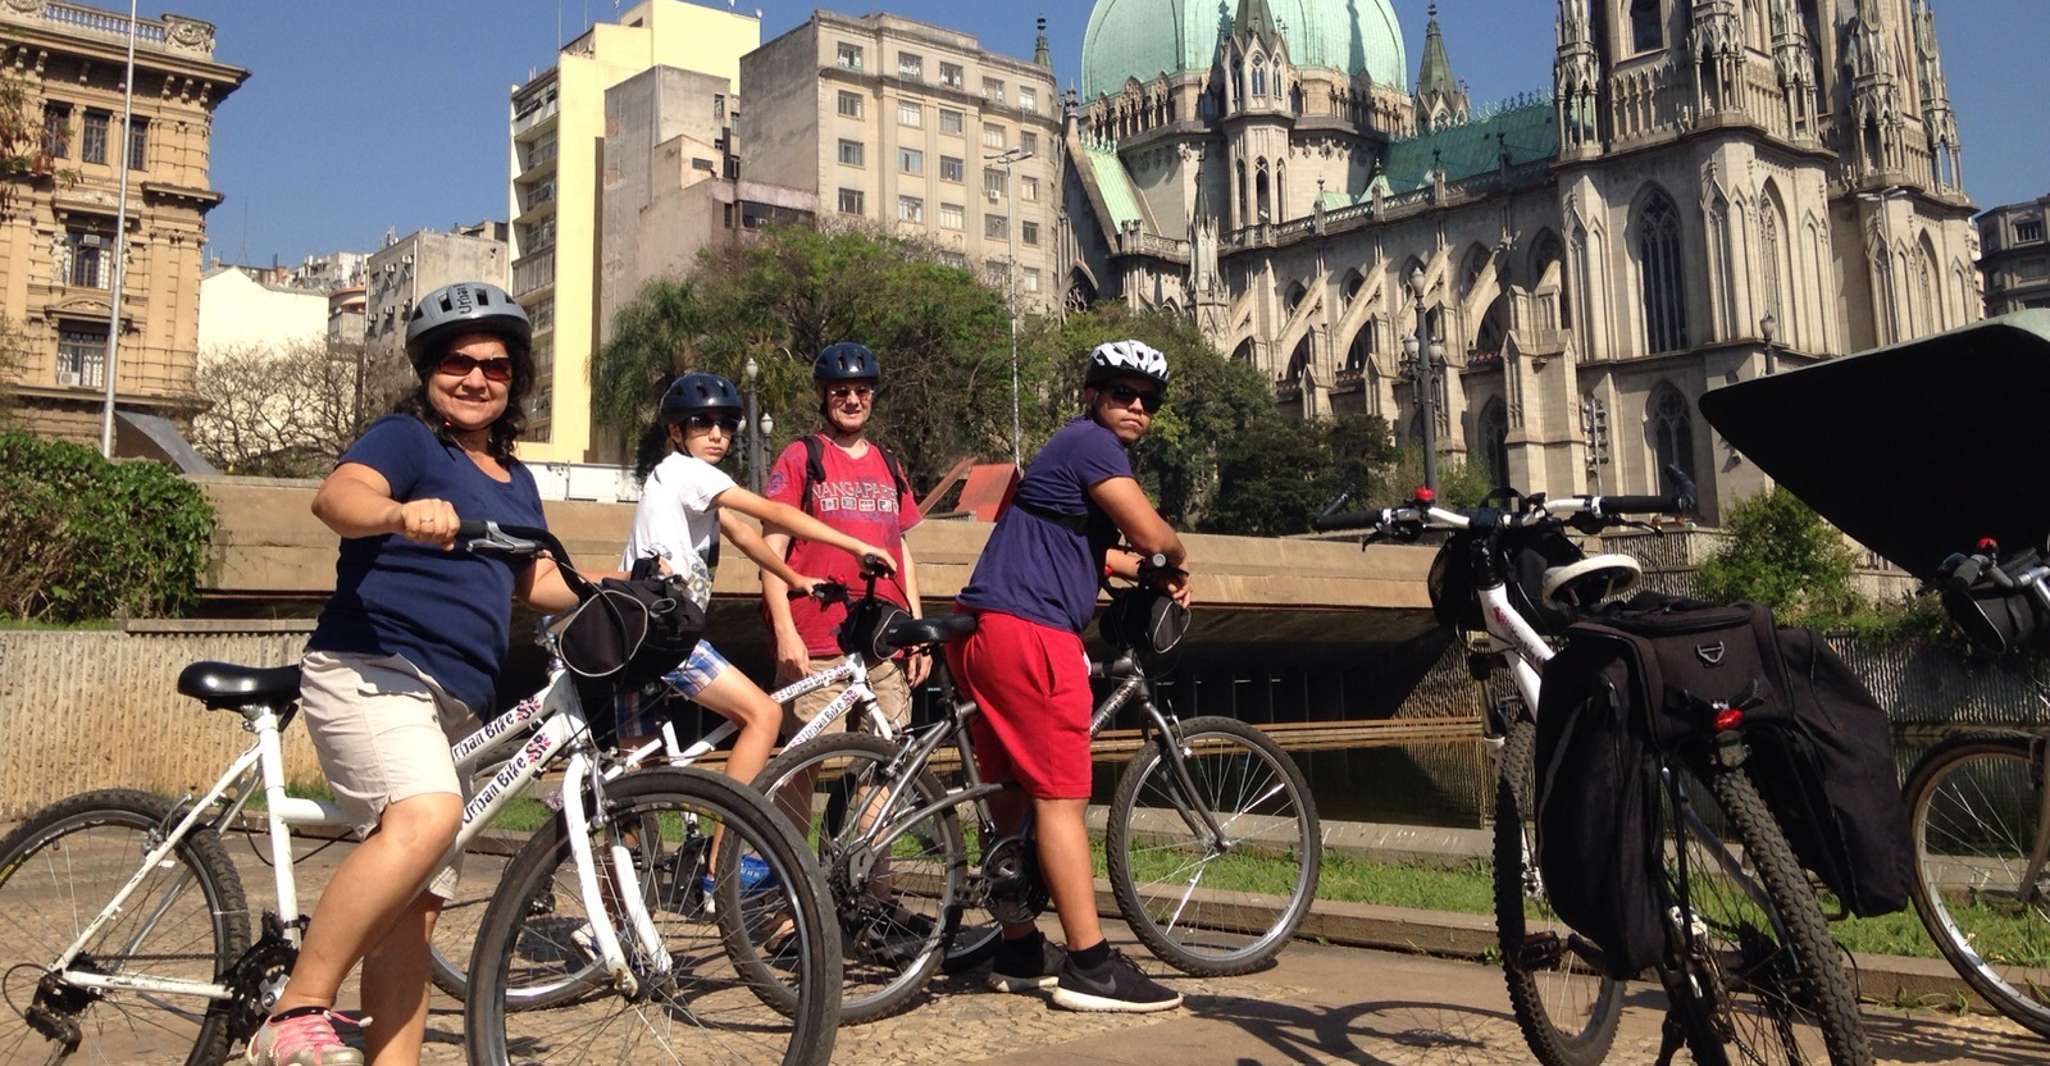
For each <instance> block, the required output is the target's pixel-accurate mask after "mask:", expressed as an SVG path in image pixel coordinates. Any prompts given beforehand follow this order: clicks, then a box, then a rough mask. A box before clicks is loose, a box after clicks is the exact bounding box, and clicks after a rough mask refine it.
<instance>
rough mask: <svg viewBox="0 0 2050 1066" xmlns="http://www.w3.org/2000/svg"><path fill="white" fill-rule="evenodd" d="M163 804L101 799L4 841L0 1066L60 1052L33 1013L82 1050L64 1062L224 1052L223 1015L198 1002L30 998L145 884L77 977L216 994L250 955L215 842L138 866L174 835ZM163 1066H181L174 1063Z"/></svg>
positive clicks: (90, 947) (212, 837) (235, 884)
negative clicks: (163, 983)
mask: <svg viewBox="0 0 2050 1066" xmlns="http://www.w3.org/2000/svg"><path fill="white" fill-rule="evenodd" d="M175 812H176V809H175V807H174V806H173V804H172V803H171V801H170V800H168V799H165V798H163V797H160V796H153V795H151V794H149V793H147V792H136V791H131V790H128V789H108V790H106V791H101V792H88V793H85V794H83V795H78V796H73V797H71V798H70V799H66V800H62V801H60V802H58V803H55V804H52V805H50V806H48V807H45V808H43V809H42V810H41V811H39V812H37V813H36V814H35V815H34V816H33V817H31V818H29V819H28V820H27V821H25V822H23V823H22V824H21V825H19V826H16V827H15V829H14V831H13V832H11V833H9V834H7V836H6V838H5V839H0V967H4V970H0V995H4V997H5V1003H6V1007H7V1009H6V1012H5V1014H0V1062H42V1061H44V1060H45V1058H47V1057H48V1056H49V1055H50V1053H51V1052H52V1051H54V1050H56V1049H57V1047H58V1045H57V1044H54V1043H51V1042H49V1039H48V1037H47V1036H46V1035H45V1034H43V1033H41V1032H38V1031H37V1029H35V1028H33V1027H32V1026H31V1024H30V1021H29V1017H28V1014H29V1012H31V1011H32V1010H38V1009H40V1011H41V1012H47V1013H46V1014H44V1015H43V1016H44V1017H46V1018H51V1019H52V1020H54V1021H55V1022H57V1023H58V1024H62V1025H75V1026H76V1027H77V1030H78V1032H79V1034H80V1035H81V1036H82V1037H83V1040H82V1042H81V1043H80V1045H79V1050H78V1052H77V1053H76V1055H75V1057H74V1058H72V1059H67V1060H66V1061H77V1062H87V1063H115V1062H121V1063H127V1062H144V1061H166V1057H167V1056H176V1055H178V1054H179V1053H180V1052H179V1050H178V1049H183V1048H190V1049H191V1050H190V1051H189V1052H184V1053H183V1054H184V1056H185V1057H184V1058H183V1059H182V1061H184V1062H186V1063H188V1064H189V1066H203V1064H204V1066H211V1064H213V1063H217V1062H220V1061H221V1060H222V1059H223V1058H225V1057H226V1055H227V1052H228V1036H229V1029H230V1027H231V1018H232V1014H233V1004H232V1003H231V1002H229V1001H226V1000H219V1001H209V1000H206V999H201V998H197V997H183V996H169V995H163V994H154V993H143V992H131V991H119V990H109V991H106V992H104V993H100V994H93V993H88V992H85V991H83V990H80V989H75V988H71V987H68V986H56V987H55V988H53V989H50V990H45V991H39V989H38V985H39V983H40V982H41V981H42V979H43V976H44V974H45V973H46V972H47V971H46V967H47V966H48V965H49V964H50V963H52V962H54V961H56V959H57V957H58V956H59V955H60V954H62V953H63V952H64V950H65V949H66V948H68V947H70V946H71V943H72V942H73V941H74V940H76V939H77V938H78V935H79V934H80V933H81V932H84V931H85V928H86V926H87V925H89V924H91V923H92V921H93V919H94V918H96V917H97V916H98V915H99V913H100V910H101V909H102V908H104V906H105V905H106V904H107V903H109V902H111V901H112V899H113V895H114V893H115V891H117V890H118V889H119V888H120V887H121V886H122V885H123V884H125V883H127V881H128V879H129V878H131V877H133V876H135V875H136V874H137V873H138V872H141V873H143V874H144V878H143V881H142V883H141V884H140V885H139V886H137V888H136V890H135V892H134V894H132V895H130V896H129V897H128V900H127V902H126V904H125V905H124V906H123V907H122V909H121V911H120V913H119V914H117V915H115V916H114V917H113V919H112V920H111V921H109V922H108V923H107V924H106V926H104V927H103V928H101V930H100V931H99V932H98V933H97V934H96V935H95V936H94V937H93V939H92V940H91V941H89V942H88V943H87V944H86V945H85V950H84V952H83V953H82V954H80V955H79V956H78V957H77V958H76V959H75V960H74V961H73V962H72V964H71V967H70V968H71V969H72V970H74V971H90V972H94V973H100V974H122V975H125V976H131V977H155V978H160V979H168V980H178V981H208V982H210V981H216V980H220V979H221V978H223V977H224V976H225V975H226V974H227V971H228V968H229V966H231V965H233V964H234V962H235V960H236V959H238V958H240V957H241V955H242V953H243V952H244V951H245V950H247V949H248V947H249V924H248V922H249V918H248V905H247V903H245V902H244V900H243V896H242V880H241V878H240V877H238V876H237V875H236V873H235V865H234V863H233V862H231V861H230V860H229V859H228V853H227V851H226V849H224V848H223V847H222V846H221V839H220V837H219V836H217V835H216V834H215V833H214V832H213V830H211V829H205V828H199V829H196V830H195V831H193V832H192V833H190V834H188V835H187V836H186V837H185V839H183V840H181V841H179V843H178V846H177V847H176V848H174V849H172V851H171V854H170V855H169V856H168V857H167V858H166V860H165V861H164V862H162V863H160V864H158V865H157V866H156V867H155V868H153V869H150V870H147V871H145V870H144V869H143V864H142V860H143V857H144V856H145V855H147V854H148V853H149V851H150V850H151V849H152V848H155V847H157V846H158V845H159V844H161V843H162V842H163V836H164V833H165V831H166V830H168V829H169V828H171V826H172V825H173V824H174V819H173V815H174V813H175ZM170 1061H181V1060H177V1059H175V1058H172V1059H170Z"/></svg>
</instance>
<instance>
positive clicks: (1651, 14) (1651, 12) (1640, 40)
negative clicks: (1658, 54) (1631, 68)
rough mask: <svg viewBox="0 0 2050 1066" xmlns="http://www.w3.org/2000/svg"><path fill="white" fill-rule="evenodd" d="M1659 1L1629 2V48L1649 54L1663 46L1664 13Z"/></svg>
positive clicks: (1632, 0)
mask: <svg viewBox="0 0 2050 1066" xmlns="http://www.w3.org/2000/svg"><path fill="white" fill-rule="evenodd" d="M1660 7H1661V5H1660V3H1659V0H1630V47H1631V50H1632V51H1637V52H1649V51H1652V50H1653V49H1656V48H1661V47H1664V46H1665V43H1666V27H1665V25H1664V23H1665V13H1664V12H1662V11H1661V10H1659V9H1660Z"/></svg>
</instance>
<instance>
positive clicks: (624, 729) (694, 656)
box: [613, 640, 733, 737]
mask: <svg viewBox="0 0 2050 1066" xmlns="http://www.w3.org/2000/svg"><path fill="white" fill-rule="evenodd" d="M731 669H733V664H732V663H729V662H727V661H726V657H725V656H724V655H721V654H719V649H717V648H715V647H713V646H712V642H711V641H709V640H700V641H698V644H697V647H695V648H693V649H691V653H690V658H688V659H685V660H684V661H683V665H682V666H679V667H677V668H676V669H674V670H671V671H669V672H668V673H666V674H663V675H662V681H663V683H664V684H667V685H668V686H669V687H670V688H672V689H674V690H676V691H677V692H680V693H682V694H683V695H684V696H685V697H686V698H691V697H695V696H696V695H697V694H698V693H700V692H703V691H704V690H705V686H707V685H710V684H711V683H712V682H713V681H716V680H718V678H719V675H721V674H723V673H725V672H726V671H728V670H731ZM665 717H666V716H665V715H664V714H663V713H662V702H661V701H659V700H658V701H653V702H651V703H649V704H648V706H647V709H645V710H643V709H642V700H641V694H640V693H638V692H628V693H623V694H622V695H621V696H620V697H619V700H618V702H616V703H615V704H613V721H614V722H616V723H617V724H618V729H619V735H620V736H623V737H651V736H654V735H655V734H656V733H659V732H661V731H662V722H663V719H664V718H665Z"/></svg>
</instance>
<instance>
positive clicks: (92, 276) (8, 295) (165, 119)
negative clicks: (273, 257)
mask: <svg viewBox="0 0 2050 1066" xmlns="http://www.w3.org/2000/svg"><path fill="white" fill-rule="evenodd" d="M127 34H128V18H127V16H126V15H125V14H116V13H115V12H112V11H105V10H101V9H99V8H95V7H86V6H82V5H79V4H73V3H62V2H58V0H4V2H0V49H4V55H5V61H6V67H7V69H6V71H5V75H4V76H6V77H10V78H12V79H14V80H15V82H16V83H17V84H19V85H20V87H21V89H22V90H23V92H24V96H25V99H24V105H23V112H22V115H23V117H24V118H25V119H26V120H27V121H28V122H30V123H32V124H34V126H35V127H36V128H39V129H40V130H41V134H40V136H38V137H36V138H35V141H34V143H33V147H34V148H38V149H40V155H39V158H38V162H37V164H36V167H35V169H34V170H33V172H32V173H30V174H27V175H24V176H22V177H19V178H15V179H13V180H11V181H9V182H8V183H7V185H6V189H5V194H6V195H5V201H4V203H0V313H4V314H5V315H6V317H7V320H8V322H9V324H10V325H11V326H12V327H13V328H14V329H15V330H16V331H17V332H18V333H19V335H20V345H21V349H22V350H21V351H20V352H18V353H17V357H16V359H15V361H14V365H13V367H12V370H13V373H12V374H11V377H12V378H13V382H12V386H13V387H14V389H15V391H16V393H17V394H18V396H19V398H20V400H21V409H20V410H19V411H18V412H17V413H18V414H20V415H22V416H23V418H24V420H25V421H27V422H28V423H29V426H30V428H32V429H35V430H37V431H39V432H44V433H49V434H52V435H58V436H66V437H73V438H76V439H79V440H85V441H93V442H97V441H98V439H99V435H100V428H99V427H100V411H101V407H102V403H103V393H102V389H103V388H104V386H105V381H106V378H105V371H106V364H105V360H106V340H107V328H108V324H109V322H110V319H111V316H112V314H113V308H112V306H111V296H112V293H111V289H112V284H113V276H114V220H115V206H116V205H115V201H116V196H117V189H118V185H119V182H120V179H121V168H123V167H125V168H127V171H128V179H129V180H128V243H127V255H126V271H127V276H126V279H125V282H124V284H123V290H124V291H123V294H122V305H121V308H120V322H121V347H120V360H119V364H118V366H117V370H116V381H115V401H116V404H117V406H118V408H119V409H120V410H121V411H122V412H124V413H128V414H132V415H156V416H162V417H168V418H170V419H172V420H174V421H180V422H182V421H184V420H186V419H188V418H189V417H190V416H191V414H192V413H193V411H194V409H195V407H196V405H197V402H198V398H197V396H196V394H195V393H194V391H193V374H194V372H195V369H196V367H197V361H198V329H199V284H200V245H201V243H202V242H204V241H205V239H206V215H207V212H208V211H210V210H212V209H213V208H214V207H215V205H217V204H219V203H220V202H221V194H220V193H218V192H215V191H214V190H213V188H212V187H211V184H210V181H209V178H208V163H209V159H210V154H211V153H210V149H211V143H212V136H213V115H214V109H215V108H216V107H218V106H220V103H221V101H222V100H223V99H224V98H226V97H227V95H228V94H229V93H231V92H233V91H234V90H235V89H236V88H237V87H238V86H240V85H241V84H242V82H243V81H244V79H246V78H248V76H249V72H248V71H246V70H243V69H241V68H238V67H232V66H228V65H226V64H224V63H220V62H217V61H216V60H215V59H214V28H213V26H212V25H210V24H208V23H205V22H200V21H198V20H196V19H189V18H185V17H183V16H179V15H165V16H164V17H162V18H158V19H143V20H141V21H140V22H139V23H138V26H137V34H136V49H135V105H134V115H135V117H134V121H133V123H132V124H131V125H130V126H129V128H128V130H127V132H126V134H125V135H124V134H123V131H122V129H121V110H122V84H121V81H122V74H123V71H124V69H125V65H126V58H127ZM125 436H126V433H125V432H124V437H125Z"/></svg>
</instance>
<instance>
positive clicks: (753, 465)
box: [740, 355, 769, 495]
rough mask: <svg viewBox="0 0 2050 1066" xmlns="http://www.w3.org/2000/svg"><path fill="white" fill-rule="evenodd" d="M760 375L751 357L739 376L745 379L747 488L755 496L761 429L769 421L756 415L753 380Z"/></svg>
mask: <svg viewBox="0 0 2050 1066" xmlns="http://www.w3.org/2000/svg"><path fill="white" fill-rule="evenodd" d="M761 373H762V368H761V367H760V366H759V365H757V364H756V363H755V357H754V356H752V355H750V356H748V357H747V362H746V363H744V364H742V365H741V368H740V375H741V376H742V377H744V378H746V379H747V487H748V488H749V489H750V490H751V491H753V492H754V493H756V494H757V495H759V494H760V493H761V491H762V434H763V433H764V432H766V430H764V429H763V428H762V427H763V426H764V425H765V424H767V422H768V421H769V420H768V418H767V417H766V416H757V414H756V412H758V411H759V410H760V409H761V404H760V402H759V401H758V400H757V399H756V390H755V379H756V378H758V377H760V376H761Z"/></svg>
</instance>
